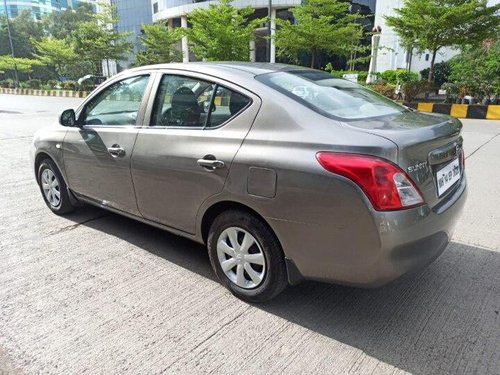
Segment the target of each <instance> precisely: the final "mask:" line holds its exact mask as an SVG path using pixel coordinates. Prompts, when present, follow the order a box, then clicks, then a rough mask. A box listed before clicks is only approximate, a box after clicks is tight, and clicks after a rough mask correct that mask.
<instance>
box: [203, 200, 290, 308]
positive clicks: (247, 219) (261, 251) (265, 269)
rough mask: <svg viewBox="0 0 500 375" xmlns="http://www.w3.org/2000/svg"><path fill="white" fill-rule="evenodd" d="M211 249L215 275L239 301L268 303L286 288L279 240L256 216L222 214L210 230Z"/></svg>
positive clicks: (228, 212)
mask: <svg viewBox="0 0 500 375" xmlns="http://www.w3.org/2000/svg"><path fill="white" fill-rule="evenodd" d="M207 246H208V252H209V256H210V263H211V264H212V268H213V269H214V272H215V274H216V275H217V277H218V278H219V280H220V281H221V282H222V284H224V286H226V287H227V288H228V289H229V290H230V291H231V292H232V293H233V294H234V295H235V296H237V297H238V298H241V299H243V300H245V301H248V302H265V301H268V300H270V299H272V298H273V297H275V296H277V295H278V294H279V293H281V292H282V291H283V290H284V289H285V288H286V286H287V278H286V267H285V262H284V256H283V252H282V250H281V246H280V244H279V242H278V239H277V238H276V236H275V234H274V233H273V232H272V230H271V229H270V228H269V227H268V226H267V225H266V224H265V223H263V222H262V221H261V220H260V219H258V218H257V217H255V216H254V215H252V214H250V213H248V212H245V211H239V210H238V211H237V210H234V211H233V210H232V211H227V212H224V213H222V214H220V215H219V216H217V217H216V218H215V220H214V222H213V224H212V226H211V227H210V233H209V236H208V243H207Z"/></svg>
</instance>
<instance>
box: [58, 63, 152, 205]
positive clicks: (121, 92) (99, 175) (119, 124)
mask: <svg viewBox="0 0 500 375" xmlns="http://www.w3.org/2000/svg"><path fill="white" fill-rule="evenodd" d="M149 78H150V75H149V74H144V73H143V74H140V75H133V76H129V77H127V78H124V79H121V80H118V81H115V82H113V83H111V84H110V85H108V86H106V87H105V88H104V89H102V90H101V91H99V92H98V93H96V94H95V95H94V96H93V97H92V98H91V99H90V100H88V101H87V102H86V103H85V104H84V106H83V107H82V109H81V110H80V111H79V113H78V124H79V125H80V127H75V128H69V130H68V132H67V134H66V137H65V139H64V147H63V158H64V168H65V171H66V175H67V178H68V183H69V186H70V188H71V189H72V190H73V191H74V192H76V193H77V194H79V195H82V196H84V197H87V198H90V199H92V200H94V201H97V202H98V203H100V204H102V205H105V206H108V207H112V208H116V209H118V210H121V211H126V212H129V213H132V214H135V215H140V214H139V211H138V209H137V203H136V200H135V193H134V189H133V185H132V178H131V176H130V157H131V155H132V150H133V146H134V142H135V140H136V137H137V131H138V128H139V127H140V125H142V122H143V118H144V116H143V114H144V105H143V101H144V98H145V96H147V93H148V89H149V88H148V82H149V80H150V79H149Z"/></svg>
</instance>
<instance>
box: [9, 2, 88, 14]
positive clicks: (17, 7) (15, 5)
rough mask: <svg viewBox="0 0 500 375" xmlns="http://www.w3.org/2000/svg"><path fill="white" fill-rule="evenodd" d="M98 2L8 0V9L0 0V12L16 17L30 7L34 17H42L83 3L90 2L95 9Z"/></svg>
mask: <svg viewBox="0 0 500 375" xmlns="http://www.w3.org/2000/svg"><path fill="white" fill-rule="evenodd" d="M97 2H98V1H97V0H7V9H5V4H4V2H3V1H1V2H0V14H5V12H6V11H7V14H8V15H9V17H11V18H14V17H17V16H18V15H19V13H21V12H22V11H23V10H25V9H28V10H30V11H31V14H33V17H35V18H36V19H40V18H42V16H43V15H44V14H49V13H52V12H54V11H60V10H65V9H67V8H76V7H77V6H78V5H79V4H81V3H90V4H92V6H93V8H94V10H95V9H96V7H97Z"/></svg>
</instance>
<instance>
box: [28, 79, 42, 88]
mask: <svg viewBox="0 0 500 375" xmlns="http://www.w3.org/2000/svg"><path fill="white" fill-rule="evenodd" d="M27 83H28V85H29V87H30V88H31V89H35V90H39V89H40V86H41V85H42V82H41V81H40V80H39V79H30V80H29V81H28V82H27Z"/></svg>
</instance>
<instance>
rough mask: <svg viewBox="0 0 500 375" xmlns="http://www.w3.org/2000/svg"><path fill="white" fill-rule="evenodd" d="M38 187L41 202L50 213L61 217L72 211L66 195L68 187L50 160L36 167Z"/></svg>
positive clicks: (73, 207) (45, 160)
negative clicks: (40, 193)
mask: <svg viewBox="0 0 500 375" xmlns="http://www.w3.org/2000/svg"><path fill="white" fill-rule="evenodd" d="M38 185H39V186H40V191H41V192H42V196H43V200H44V201H45V204H46V205H47V207H49V208H50V209H51V210H52V212H54V213H56V214H58V215H63V214H67V213H69V212H72V211H74V209H75V206H73V205H72V204H71V201H70V199H69V195H68V187H67V186H66V183H65V182H64V179H63V178H62V176H61V172H59V169H58V168H57V166H56V165H55V163H54V162H53V161H52V160H50V159H44V160H43V161H42V162H41V163H40V166H39V167H38Z"/></svg>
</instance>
